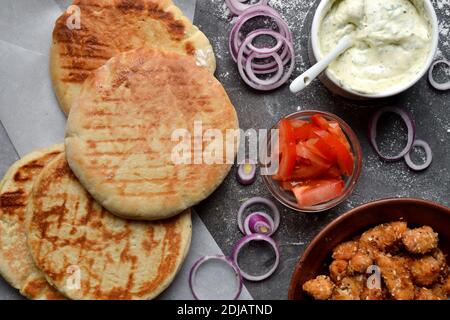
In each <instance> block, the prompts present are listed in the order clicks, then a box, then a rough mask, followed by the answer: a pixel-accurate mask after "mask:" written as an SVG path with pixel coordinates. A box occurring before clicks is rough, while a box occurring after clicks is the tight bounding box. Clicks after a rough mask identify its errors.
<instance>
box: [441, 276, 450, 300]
mask: <svg viewBox="0 0 450 320" xmlns="http://www.w3.org/2000/svg"><path fill="white" fill-rule="evenodd" d="M442 291H443V292H444V293H445V294H446V295H447V296H450V276H448V277H447V278H445V279H444V281H443V282H442Z"/></svg>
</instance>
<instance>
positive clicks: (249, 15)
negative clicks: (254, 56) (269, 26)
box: [228, 5, 292, 62]
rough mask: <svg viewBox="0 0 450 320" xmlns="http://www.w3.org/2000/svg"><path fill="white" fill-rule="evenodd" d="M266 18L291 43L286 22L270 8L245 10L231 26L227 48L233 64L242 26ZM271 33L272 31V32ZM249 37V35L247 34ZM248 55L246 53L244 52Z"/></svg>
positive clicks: (239, 42) (259, 7)
mask: <svg viewBox="0 0 450 320" xmlns="http://www.w3.org/2000/svg"><path fill="white" fill-rule="evenodd" d="M261 16H263V17H268V18H271V19H273V20H274V21H275V24H276V25H277V26H278V29H279V32H278V33H279V34H281V35H282V36H284V37H285V38H286V39H287V40H288V41H289V42H291V43H292V33H291V31H290V30H289V26H288V25H287V24H286V22H285V21H284V20H283V19H282V18H281V16H280V14H279V13H278V12H277V11H276V10H274V9H273V8H271V7H268V6H261V5H258V6H254V7H251V8H249V9H247V10H246V11H245V12H244V13H243V14H242V15H241V16H239V18H238V20H237V21H236V24H235V25H234V26H233V28H232V29H231V32H230V38H229V43H228V44H229V48H230V53H231V57H232V58H233V60H234V61H235V62H237V57H238V52H239V48H240V47H241V45H242V42H243V40H241V39H240V30H241V29H242V26H243V25H244V24H245V23H246V22H247V21H249V20H250V19H253V18H255V17H261ZM272 31H273V30H272ZM249 35H250V34H249ZM246 53H248V51H246Z"/></svg>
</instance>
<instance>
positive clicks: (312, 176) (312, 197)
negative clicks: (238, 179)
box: [273, 114, 354, 206]
mask: <svg viewBox="0 0 450 320" xmlns="http://www.w3.org/2000/svg"><path fill="white" fill-rule="evenodd" d="M279 130H280V131H279V145H278V154H279V160H280V163H279V168H278V172H277V174H276V175H274V176H273V179H275V180H278V181H279V183H280V187H281V188H282V189H284V190H287V191H292V192H293V193H294V194H295V196H296V198H297V200H298V203H299V205H300V206H312V205H315V204H318V203H323V202H326V201H329V200H331V199H333V198H336V197H339V196H340V195H341V194H342V193H343V190H344V188H345V183H344V181H343V176H350V175H352V173H353V169H354V157H353V154H352V150H351V146H350V143H349V141H348V140H347V137H346V135H345V134H344V132H343V131H342V128H341V127H340V125H339V123H338V122H336V121H328V120H327V119H326V118H325V117H323V116H322V115H320V114H316V115H314V116H312V117H311V120H310V121H305V120H297V119H291V120H288V119H283V120H281V121H280V124H279Z"/></svg>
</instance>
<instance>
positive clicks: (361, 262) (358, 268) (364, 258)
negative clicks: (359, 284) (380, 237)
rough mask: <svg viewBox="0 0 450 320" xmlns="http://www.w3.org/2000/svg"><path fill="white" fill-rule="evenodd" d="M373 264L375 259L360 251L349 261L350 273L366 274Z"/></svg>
mask: <svg viewBox="0 0 450 320" xmlns="http://www.w3.org/2000/svg"><path fill="white" fill-rule="evenodd" d="M372 264H373V259H372V258H371V257H370V256H369V254H367V253H366V252H364V251H362V250H359V251H358V252H357V253H356V254H355V255H354V256H353V257H352V258H351V259H350V261H349V263H348V269H349V271H350V272H357V273H365V272H366V270H367V268H369V267H370V266H371V265H372Z"/></svg>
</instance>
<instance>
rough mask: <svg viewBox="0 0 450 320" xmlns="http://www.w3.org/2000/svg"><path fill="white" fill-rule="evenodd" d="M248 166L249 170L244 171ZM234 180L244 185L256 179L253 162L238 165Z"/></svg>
mask: <svg viewBox="0 0 450 320" xmlns="http://www.w3.org/2000/svg"><path fill="white" fill-rule="evenodd" d="M248 166H250V172H246V168H248ZM236 180H237V181H238V182H239V183H240V184H242V185H244V186H247V185H250V184H252V183H253V182H255V180H256V165H255V164H253V163H249V162H245V163H242V164H240V165H239V167H238V169H237V171H236Z"/></svg>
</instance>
